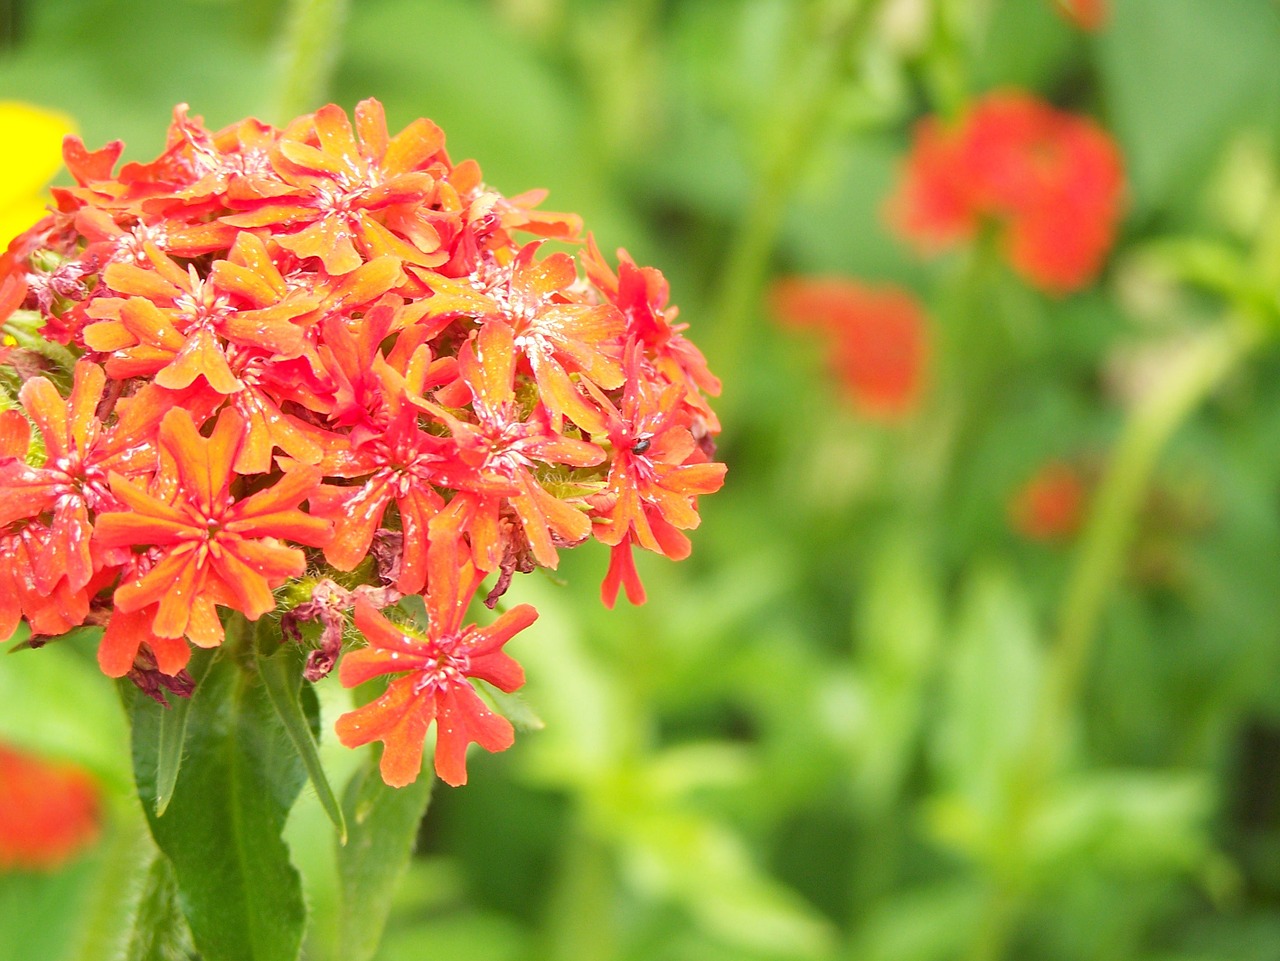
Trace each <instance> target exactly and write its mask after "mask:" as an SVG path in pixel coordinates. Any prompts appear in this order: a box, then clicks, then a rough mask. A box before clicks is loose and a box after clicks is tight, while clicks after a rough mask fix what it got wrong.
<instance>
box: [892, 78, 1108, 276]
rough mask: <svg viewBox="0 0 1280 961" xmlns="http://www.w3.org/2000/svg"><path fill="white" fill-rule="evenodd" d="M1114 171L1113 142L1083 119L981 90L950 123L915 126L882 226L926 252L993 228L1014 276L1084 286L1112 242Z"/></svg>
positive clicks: (1025, 97)
mask: <svg viewBox="0 0 1280 961" xmlns="http://www.w3.org/2000/svg"><path fill="white" fill-rule="evenodd" d="M1122 186H1123V172H1122V164H1121V159H1120V154H1119V151H1118V150H1117V149H1116V146H1115V144H1114V142H1113V141H1112V140H1111V138H1110V137H1109V136H1108V135H1107V134H1106V132H1105V131H1103V130H1102V128H1101V127H1099V126H1098V125H1097V124H1096V123H1094V122H1093V121H1092V120H1090V119H1089V118H1087V117H1080V116H1076V115H1074V114H1069V113H1064V112H1062V111H1059V110H1055V109H1054V108H1053V107H1051V106H1049V105H1048V104H1046V103H1044V102H1042V101H1040V100H1037V99H1035V98H1034V97H1032V96H1031V95H1029V94H1025V93H1020V92H1017V91H1004V92H997V93H992V94H988V95H987V96H986V97H984V98H982V99H981V100H980V101H978V102H977V103H976V104H975V105H974V106H973V107H972V109H971V110H970V111H969V112H968V113H966V114H965V115H964V116H963V117H962V118H961V119H960V120H959V122H958V123H956V124H954V125H948V124H946V123H944V122H943V121H941V120H939V119H938V118H937V117H926V118H925V119H924V120H922V121H920V123H919V124H918V125H917V127H916V135H915V143H914V144H913V146H912V149H911V153H910V155H909V156H908V157H907V159H906V162H905V165H904V168H903V176H902V181H901V183H900V184H899V187H898V191H897V193H896V194H895V195H894V196H893V198H891V200H890V202H889V205H888V213H889V218H890V223H891V225H892V226H893V228H894V229H895V230H897V231H898V233H900V234H901V235H902V236H903V237H904V238H906V239H907V240H909V241H910V242H911V243H913V244H914V245H915V246H916V247H918V248H919V249H920V250H922V251H925V252H929V251H933V250H938V249H941V248H945V247H948V246H951V245H952V244H954V243H955V242H956V241H958V240H962V239H968V238H971V237H973V236H974V235H975V234H976V233H977V231H978V229H979V227H980V226H981V224H982V221H984V220H991V221H993V222H994V223H995V224H996V225H997V228H998V229H999V232H1000V233H999V235H1000V240H1001V244H1002V246H1003V247H1004V250H1005V253H1006V256H1008V258H1009V260H1010V262H1011V263H1012V265H1013V267H1014V269H1015V270H1017V271H1018V272H1019V273H1020V274H1022V276H1023V277H1025V278H1026V279H1027V280H1028V282H1030V283H1032V284H1034V285H1035V286H1037V287H1040V288H1041V289H1043V290H1045V291H1047V292H1050V293H1065V292H1068V291H1071V290H1076V289H1079V288H1080V287H1083V286H1085V285H1086V284H1088V283H1089V282H1090V281H1091V280H1092V279H1093V278H1094V277H1095V276H1096V275H1097V273H1098V270H1099V269H1100V268H1101V266H1102V262H1103V259H1104V258H1105V256H1106V254H1107V252H1108V251H1109V250H1110V248H1111V244H1112V242H1113V241H1114V239H1115V229H1116V220H1117V219H1118V217H1119V213H1120V198H1121V190H1122Z"/></svg>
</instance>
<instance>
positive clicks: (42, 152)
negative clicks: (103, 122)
mask: <svg viewBox="0 0 1280 961" xmlns="http://www.w3.org/2000/svg"><path fill="white" fill-rule="evenodd" d="M74 129H75V127H74V126H73V124H72V123H71V120H70V118H68V117H65V116H63V115H62V114H60V113H54V112H52V111H50V110H43V109H41V108H39V107H33V106H31V105H30V104H25V103H17V102H15V101H11V100H8V101H0V130H3V131H4V141H5V149H4V150H0V252H3V249H4V247H5V246H6V245H7V244H8V243H9V241H10V240H12V239H13V238H14V237H16V236H18V234H20V233H22V231H24V230H26V229H27V228H28V227H30V226H31V225H32V224H34V223H35V222H36V221H37V220H39V219H40V218H41V217H43V216H44V213H45V205H46V204H47V203H48V202H49V201H48V198H47V197H46V196H45V195H44V193H43V191H44V187H45V184H47V183H48V182H49V181H50V180H52V179H53V176H54V174H56V173H57V172H58V170H59V169H61V167H62V138H63V137H65V136H66V135H67V134H69V133H71V132H72V131H73V130H74Z"/></svg>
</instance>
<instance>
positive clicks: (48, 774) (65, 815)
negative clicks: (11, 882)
mask: <svg viewBox="0 0 1280 961" xmlns="http://www.w3.org/2000/svg"><path fill="white" fill-rule="evenodd" d="M98 795H99V791H98V786H97V784H96V783H95V781H94V780H93V778H92V777H91V776H90V775H89V774H88V773H86V772H85V771H83V770H81V769H80V768H78V767H75V766H74V765H71V764H65V763H59V762H54V761H50V760H46V759H45V758H41V757H38V756H36V755H34V754H30V753H28V752H26V751H21V750H18V749H17V748H15V747H13V746H11V745H8V744H0V871H12V870H23V871H50V870H54V869H56V868H59V867H61V866H62V865H63V864H65V863H66V862H67V861H68V860H70V859H71V858H72V857H74V856H75V855H76V854H78V853H80V852H81V851H83V850H84V849H85V848H86V847H88V846H89V845H90V844H92V843H93V841H94V839H95V838H97V836H98V831H99V825H100V820H101V810H100V809H101V801H100V798H99V796H98Z"/></svg>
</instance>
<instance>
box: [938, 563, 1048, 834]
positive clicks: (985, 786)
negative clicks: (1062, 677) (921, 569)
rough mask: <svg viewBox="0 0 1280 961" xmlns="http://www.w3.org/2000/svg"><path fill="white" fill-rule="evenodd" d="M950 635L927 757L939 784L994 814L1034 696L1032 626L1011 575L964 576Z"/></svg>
mask: <svg viewBox="0 0 1280 961" xmlns="http://www.w3.org/2000/svg"><path fill="white" fill-rule="evenodd" d="M954 630H955V634H954V638H953V643H952V646H951V650H950V652H949V655H950V656H949V662H948V664H947V665H946V668H945V669H946V672H947V676H946V679H945V682H944V683H945V693H944V699H943V706H942V710H943V714H942V717H941V718H940V720H939V723H938V725H937V730H936V733H935V742H934V759H935V763H936V765H937V770H938V775H939V778H940V780H941V783H942V784H943V785H944V786H946V787H947V788H949V789H951V790H954V791H956V792H958V793H959V794H960V795H962V796H964V797H965V798H966V799H967V800H968V801H969V802H970V803H971V804H972V805H973V807H974V808H975V809H976V810H979V811H984V812H988V813H989V815H990V816H992V817H998V816H999V815H998V811H999V806H1000V803H1001V800H1002V798H1003V797H1004V789H1005V786H1006V779H1007V777H1008V775H1009V773H1010V769H1011V765H1013V764H1014V763H1016V762H1017V761H1018V760H1019V759H1020V758H1021V756H1022V753H1023V750H1024V748H1025V747H1026V744H1027V738H1028V735H1029V734H1030V732H1031V725H1032V721H1033V718H1034V714H1035V704H1036V699H1037V697H1038V695H1039V692H1040V684H1041V677H1040V672H1041V664H1040V662H1041V654H1040V650H1039V647H1038V642H1037V639H1036V633H1037V632H1036V626H1035V621H1034V618H1033V616H1032V612H1031V610H1030V608H1029V605H1028V603H1027V598H1026V596H1025V594H1024V593H1023V592H1022V589H1021V588H1020V586H1019V585H1018V583H1017V582H1016V581H1015V580H1014V579H1013V577H1012V575H1011V574H1009V573H1007V572H1003V571H1000V570H996V569H992V568H979V569H978V570H976V571H975V572H974V573H973V574H972V575H971V576H970V579H969V583H968V585H967V589H966V591H965V593H964V596H963V599H962V601H961V607H960V613H959V615H958V620H957V622H956V625H955V629H954Z"/></svg>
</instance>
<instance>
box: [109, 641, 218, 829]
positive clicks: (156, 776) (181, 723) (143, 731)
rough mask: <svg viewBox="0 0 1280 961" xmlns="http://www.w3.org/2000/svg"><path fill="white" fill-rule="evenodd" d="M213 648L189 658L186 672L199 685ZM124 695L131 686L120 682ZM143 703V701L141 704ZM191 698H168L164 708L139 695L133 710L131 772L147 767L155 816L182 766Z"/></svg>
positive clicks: (164, 806) (163, 807) (165, 802)
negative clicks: (151, 786)
mask: <svg viewBox="0 0 1280 961" xmlns="http://www.w3.org/2000/svg"><path fill="white" fill-rule="evenodd" d="M213 658H214V653H213V652H212V651H196V652H195V653H194V654H193V655H192V657H191V663H190V664H189V665H188V672H189V673H190V674H191V677H192V679H193V680H194V681H195V682H196V685H197V686H199V684H200V681H201V679H202V678H204V676H205V675H206V674H207V673H208V671H209V666H210V665H211V664H212V663H213ZM121 683H122V685H124V688H125V690H126V694H128V693H129V692H132V691H133V687H132V685H130V684H129V683H128V682H127V681H122V682H121ZM144 702H145V703H144ZM190 710H191V699H190V698H185V697H176V696H175V697H170V698H169V707H167V708H165V707H163V706H161V705H160V704H157V703H156V702H154V701H152V700H150V699H149V698H140V699H139V700H138V701H137V702H136V704H135V709H134V712H133V756H134V771H135V774H137V771H138V768H139V766H140V765H141V766H143V767H145V768H146V771H147V773H146V778H147V780H148V781H151V782H153V783H154V784H155V815H156V817H160V816H161V815H163V814H164V812H165V810H166V809H167V808H168V807H169V802H170V801H171V800H173V789H174V786H175V785H176V784H177V782H178V772H179V771H180V770H181V769H182V754H183V751H182V749H183V744H184V742H185V740H186V734H187V715H188V713H189V712H190Z"/></svg>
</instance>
